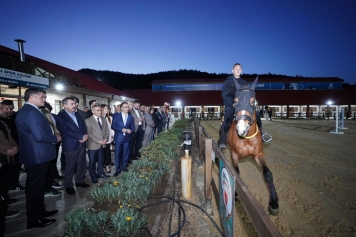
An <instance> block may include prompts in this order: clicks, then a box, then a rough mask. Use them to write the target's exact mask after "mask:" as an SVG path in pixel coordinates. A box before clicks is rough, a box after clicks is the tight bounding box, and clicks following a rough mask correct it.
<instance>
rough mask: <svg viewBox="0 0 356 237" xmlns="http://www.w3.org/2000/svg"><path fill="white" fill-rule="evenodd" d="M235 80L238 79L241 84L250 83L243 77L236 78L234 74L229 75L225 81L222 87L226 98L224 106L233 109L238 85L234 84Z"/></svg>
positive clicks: (223, 95)
mask: <svg viewBox="0 0 356 237" xmlns="http://www.w3.org/2000/svg"><path fill="white" fill-rule="evenodd" d="M234 80H237V82H238V83H239V84H240V85H248V83H247V81H245V80H243V79H241V78H235V77H234V75H229V76H228V77H227V78H226V80H225V81H224V84H223V87H222V91H221V92H222V98H223V100H224V106H225V109H226V108H229V109H231V110H232V111H233V109H234V106H233V104H234V99H235V96H236V87H235V84H234Z"/></svg>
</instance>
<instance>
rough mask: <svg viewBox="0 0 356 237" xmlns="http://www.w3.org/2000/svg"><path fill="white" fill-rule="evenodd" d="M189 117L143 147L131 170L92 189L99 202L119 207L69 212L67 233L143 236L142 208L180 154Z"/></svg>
mask: <svg viewBox="0 0 356 237" xmlns="http://www.w3.org/2000/svg"><path fill="white" fill-rule="evenodd" d="M187 124H188V120H187V119H180V120H178V121H176V122H175V124H174V125H173V126H172V128H171V129H169V130H168V131H167V132H162V133H160V134H159V136H158V137H157V139H155V140H153V141H152V142H151V143H150V145H149V146H148V147H144V148H142V149H141V150H140V152H141V155H142V158H141V159H140V160H137V161H135V162H134V163H133V164H132V165H131V166H130V169H129V171H128V172H125V173H123V174H122V175H121V176H120V177H119V178H112V179H110V180H108V182H106V183H104V184H98V186H97V187H95V188H94V189H92V190H91V197H92V198H93V200H94V202H95V203H96V204H106V203H110V204H111V205H110V206H111V207H112V206H113V205H115V207H116V208H115V209H116V211H115V212H113V213H111V212H110V211H109V210H100V211H99V210H95V209H94V208H91V209H89V210H84V209H83V208H79V209H76V210H74V211H73V212H71V213H69V214H68V215H67V216H66V218H65V220H66V221H67V223H68V228H67V232H66V235H67V236H75V237H78V236H140V233H142V232H141V231H142V229H143V228H144V227H145V226H146V225H147V218H146V216H145V215H143V214H141V213H140V212H139V209H140V207H141V206H142V205H144V204H146V203H147V199H148V197H149V195H150V193H151V192H152V191H153V189H154V187H155V185H156V184H157V183H159V182H160V180H161V178H162V177H163V176H164V175H165V174H167V173H168V172H169V170H170V168H169V162H170V161H171V160H175V159H177V158H178V152H179V149H177V147H178V145H179V144H180V142H181V136H182V131H183V130H185V128H186V126H187Z"/></svg>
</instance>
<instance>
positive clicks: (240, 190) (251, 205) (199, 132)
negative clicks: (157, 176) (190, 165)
mask: <svg viewBox="0 0 356 237" xmlns="http://www.w3.org/2000/svg"><path fill="white" fill-rule="evenodd" d="M194 129H195V134H196V140H197V144H198V148H199V158H200V159H199V161H200V162H201V164H202V162H203V161H204V163H205V199H206V203H207V211H208V212H209V211H210V210H211V206H209V205H211V198H212V190H213V188H212V183H218V182H220V181H219V180H213V176H212V165H213V163H212V151H214V153H215V156H216V157H218V158H219V159H222V160H223V161H224V163H225V165H226V168H227V169H228V170H229V171H230V173H231V174H232V175H233V177H234V180H235V192H236V193H237V194H238V195H239V198H240V200H241V202H242V204H243V206H244V208H245V210H246V212H247V214H248V215H249V217H250V219H251V221H252V224H253V225H254V227H255V229H256V231H257V233H258V234H259V236H282V235H281V234H280V233H279V231H278V230H277V228H276V227H275V225H274V224H273V223H272V221H271V219H270V218H269V216H268V215H267V214H266V213H265V211H264V209H263V207H262V205H261V204H260V203H259V202H258V201H257V200H256V198H255V197H254V196H253V195H252V193H251V192H250V191H249V190H248V188H247V186H246V185H245V183H244V182H243V181H242V179H241V178H240V176H239V175H238V174H237V172H236V171H235V169H234V167H233V166H232V165H231V164H230V162H229V161H228V160H227V159H226V157H225V156H224V154H223V153H222V152H221V150H220V149H219V148H218V146H217V144H216V143H215V142H214V141H213V140H212V139H211V137H210V136H209V134H208V133H207V131H206V130H205V129H204V128H203V127H202V126H201V124H200V122H199V121H197V120H195V121H194ZM203 140H205V142H203ZM203 143H204V146H203ZM203 156H204V157H205V159H204V157H203ZM215 190H217V189H215ZM217 196H218V195H217Z"/></svg>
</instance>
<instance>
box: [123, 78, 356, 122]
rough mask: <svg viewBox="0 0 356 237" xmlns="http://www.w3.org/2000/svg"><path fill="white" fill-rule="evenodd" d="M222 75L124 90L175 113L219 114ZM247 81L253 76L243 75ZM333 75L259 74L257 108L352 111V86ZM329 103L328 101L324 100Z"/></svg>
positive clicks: (287, 113)
mask: <svg viewBox="0 0 356 237" xmlns="http://www.w3.org/2000/svg"><path fill="white" fill-rule="evenodd" d="M225 79H226V78H214V79H211V78H208V79H179V80H156V81H153V82H152V88H151V89H146V90H145V89H141V90H125V91H124V92H125V93H127V94H128V95H136V97H138V98H139V99H140V100H141V101H149V102H150V103H153V104H155V105H162V104H163V102H165V101H167V102H168V103H170V104H171V106H170V112H171V113H172V114H174V115H175V116H181V115H182V114H184V115H185V116H187V115H188V114H189V113H192V112H193V113H196V114H197V116H198V117H201V116H204V117H205V118H219V117H220V116H221V114H222V112H223V110H224V108H223V99H222V96H221V89H222V86H223V83H224V81H225ZM244 79H245V80H246V81H247V82H248V83H252V82H253V81H254V79H255V77H253V78H244ZM343 82H344V80H342V79H340V78H337V77H313V78H308V77H286V76H285V77H284V76H272V75H271V76H259V78H258V84H257V86H256V99H257V101H258V104H259V107H258V109H264V107H265V106H266V105H268V106H269V107H271V109H272V112H273V115H272V116H274V117H288V118H308V117H322V116H323V114H324V113H325V110H326V108H327V107H328V106H329V107H330V109H331V110H332V111H333V112H334V113H335V112H336V108H338V109H339V111H341V109H342V108H343V109H345V111H347V112H348V113H349V116H351V117H353V116H355V115H356V96H355V94H356V86H350V85H348V84H343ZM328 103H329V104H328Z"/></svg>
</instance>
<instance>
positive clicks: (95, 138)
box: [85, 115, 110, 150]
mask: <svg viewBox="0 0 356 237" xmlns="http://www.w3.org/2000/svg"><path fill="white" fill-rule="evenodd" d="M100 118H101V127H102V129H100V127H99V124H98V120H96V119H95V117H94V115H93V116H91V117H89V118H87V119H86V120H85V125H86V126H87V132H88V136H89V138H88V140H87V147H88V150H98V149H99V148H100V146H102V147H105V146H106V144H105V145H102V144H100V143H99V141H101V140H103V139H106V140H109V135H110V130H109V127H108V123H107V122H106V119H105V118H104V117H100Z"/></svg>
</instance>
